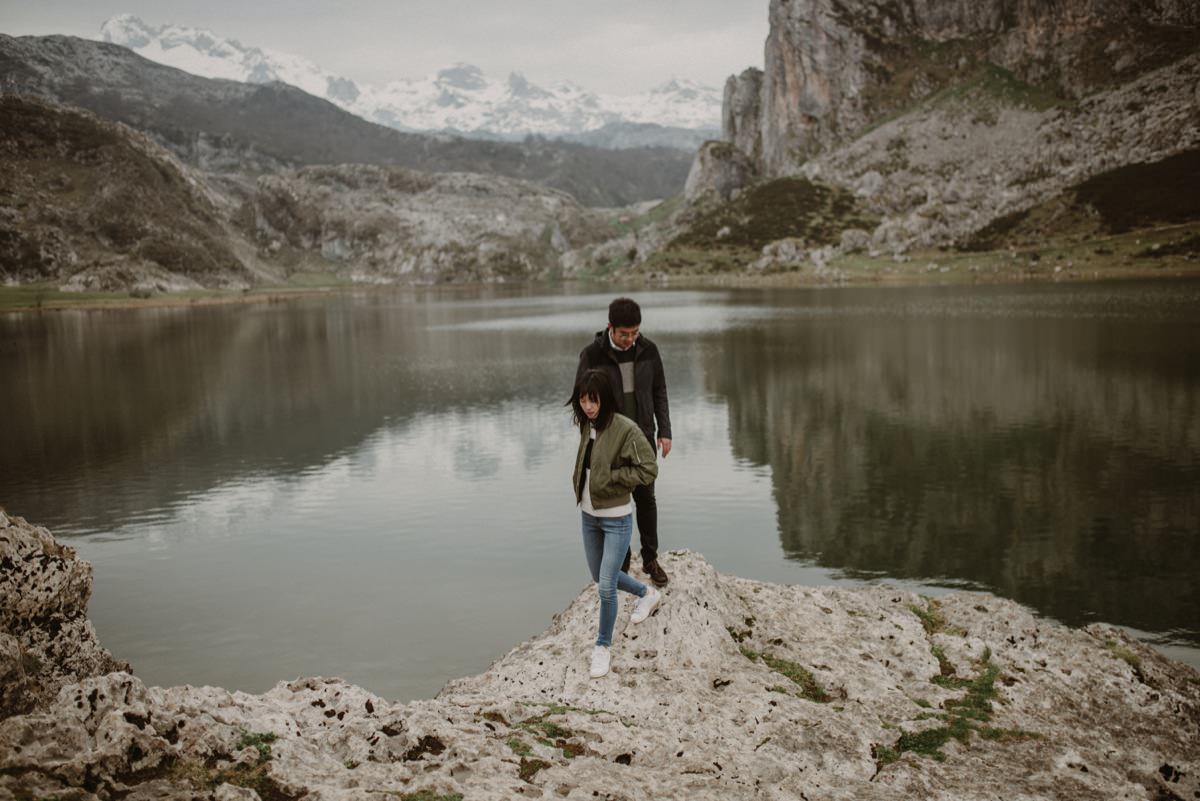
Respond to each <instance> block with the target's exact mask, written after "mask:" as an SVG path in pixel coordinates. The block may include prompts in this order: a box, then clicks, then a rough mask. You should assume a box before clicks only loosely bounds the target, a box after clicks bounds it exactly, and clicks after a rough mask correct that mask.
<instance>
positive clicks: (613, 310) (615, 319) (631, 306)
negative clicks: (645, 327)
mask: <svg viewBox="0 0 1200 801" xmlns="http://www.w3.org/2000/svg"><path fill="white" fill-rule="evenodd" d="M608 322H609V324H610V325H611V326H612V327H613V328H633V327H634V326H637V325H641V324H642V308H641V307H640V306H638V305H637V301H635V300H634V299H633V298H617V299H616V300H614V301H613V302H612V303H610V304H608Z"/></svg>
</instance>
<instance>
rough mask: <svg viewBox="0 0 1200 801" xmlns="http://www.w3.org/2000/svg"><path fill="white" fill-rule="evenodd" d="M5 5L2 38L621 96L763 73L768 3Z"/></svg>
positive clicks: (453, 0)
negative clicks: (194, 36) (68, 39)
mask: <svg viewBox="0 0 1200 801" xmlns="http://www.w3.org/2000/svg"><path fill="white" fill-rule="evenodd" d="M117 2H119V5H108V4H107V1H106V0H101V2H97V1H96V0H0V31H2V32H3V33H7V34H10V35H25V34H47V33H64V34H72V35H75V36H85V37H89V38H97V37H98V36H99V31H100V26H101V24H103V22H104V21H105V20H106V19H108V18H109V17H111V16H114V15H116V14H120V13H130V14H134V15H136V16H139V17H141V18H142V19H143V20H145V21H146V22H147V23H149V24H151V25H154V26H158V25H162V24H165V23H176V24H181V25H192V26H195V27H201V28H209V29H211V30H212V31H214V32H215V33H217V34H219V35H221V36H223V37H226V38H231V39H237V40H239V41H240V42H242V44H245V45H254V46H257V47H264V48H270V49H273V50H282V51H284V52H289V53H294V54H296V55H301V56H304V57H306V58H308V59H309V60H311V61H315V62H316V63H318V64H320V65H321V66H322V67H324V68H325V69H327V70H329V71H331V72H335V73H338V74H340V75H344V76H346V77H349V78H353V79H354V80H356V81H361V82H364V83H385V82H387V81H388V80H391V79H393V78H418V77H421V76H423V75H427V74H429V73H432V72H435V71H436V70H438V69H440V68H441V67H445V66H449V65H450V64H453V63H455V62H459V61H465V62H469V63H471V64H476V65H478V66H480V67H482V68H483V70H484V71H485V72H487V73H488V74H489V75H491V76H493V77H503V76H505V75H507V74H508V73H509V72H512V71H517V72H523V73H525V75H526V77H528V78H529V79H530V80H532V81H534V82H535V83H537V82H548V81H552V80H558V79H564V78H565V79H568V80H572V81H575V82H576V83H579V84H581V85H583V86H585V87H587V88H589V89H593V90H596V91H600V92H606V93H612V94H626V93H633V92H638V91H642V90H645V89H648V88H650V87H651V86H655V85H658V84H660V83H662V82H664V81H666V80H668V79H669V78H672V77H678V78H691V79H693V80H698V81H702V82H704V83H707V84H710V85H713V86H717V87H720V86H721V85H722V84H723V83H724V81H725V78H726V77H727V76H728V75H730V74H733V73H735V72H741V71H742V70H743V69H745V68H746V67H751V66H756V67H761V66H762V60H763V42H764V40H765V39H766V36H767V6H768V0H599V1H598V2H595V1H593V2H589V1H588V0H431V1H430V2H417V1H416V0H350V1H349V2H341V3H334V2H315V0H287V1H286V2H284V1H283V0H208V2H203V3H201V2H181V1H180V0H117Z"/></svg>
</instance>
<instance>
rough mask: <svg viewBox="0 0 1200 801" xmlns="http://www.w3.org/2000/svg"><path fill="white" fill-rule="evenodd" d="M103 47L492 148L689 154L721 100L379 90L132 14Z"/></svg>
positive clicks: (708, 92)
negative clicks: (557, 146)
mask: <svg viewBox="0 0 1200 801" xmlns="http://www.w3.org/2000/svg"><path fill="white" fill-rule="evenodd" d="M100 37H101V39H103V40H104V41H106V42H111V43H113V44H118V45H122V46H123V47H127V48H129V49H130V50H133V51H134V52H135V53H137V54H138V55H141V56H143V57H144V58H147V59H149V60H151V61H156V62H158V63H161V64H166V65H168V66H172V67H176V68H178V69H181V70H184V71H186V72H189V73H192V74H194V75H199V76H203V77H207V78H224V79H228V80H235V81H243V82H248V83H268V82H271V81H280V82H283V83H287V84H290V85H292V86H295V87H297V88H300V89H303V90H304V91H305V92H308V93H309V94H311V95H314V96H316V97H320V98H322V99H325V100H328V101H330V102H331V103H334V104H336V105H337V106H339V107H341V108H342V109H345V110H346V111H349V112H350V113H352V114H355V115H357V116H360V117H362V118H363V119H366V120H370V121H372V122H376V123H380V124H382V125H387V126H389V127H392V128H396V129H399V130H402V131H420V132H440V133H454V134H461V135H464V136H469V137H472V138H496V139H519V138H524V137H526V136H528V135H531V134H532V135H539V136H546V137H555V138H563V139H568V140H572V141H586V142H587V143H588V144H592V145H597V146H607V147H629V146H640V145H646V144H652V145H667V146H675V147H681V148H686V149H694V148H695V147H697V146H698V145H699V144H700V143H701V142H703V141H704V140H705V139H708V138H711V137H712V136H713V135H715V134H716V132H717V131H719V129H720V124H721V102H722V97H721V92H720V90H718V89H714V88H712V87H708V86H704V85H702V84H699V83H696V82H694V81H688V80H681V79H672V80H670V81H668V82H666V83H664V84H662V85H660V86H657V87H655V88H653V89H651V90H649V91H647V92H642V93H639V94H632V95H602V94H597V93H594V92H590V91H588V90H587V89H584V88H583V87H581V86H578V85H577V84H574V83H572V82H570V81H556V82H553V83H551V84H549V85H545V86H543V85H538V84H536V83H534V82H532V81H530V80H529V79H527V78H526V77H525V76H524V75H522V74H520V73H518V72H513V73H511V74H509V75H508V76H507V78H504V79H500V80H497V79H495V78H492V77H490V76H488V75H486V74H485V73H484V72H483V70H481V69H480V68H479V67H477V66H474V65H472V64H465V63H459V64H454V65H452V66H449V67H446V68H445V69H441V70H438V71H437V72H435V73H433V74H432V75H429V76H427V77H424V78H421V79H416V80H410V79H397V80H394V81H390V82H388V83H386V84H384V85H380V86H375V85H367V84H360V83H357V82H355V81H354V80H352V79H350V78H346V77H343V76H340V75H335V74H333V73H331V72H328V71H327V70H324V69H322V68H321V67H320V66H319V65H317V64H315V63H313V62H312V61H309V60H308V59H305V58H302V57H299V56H296V55H292V54H289V53H282V52H279V51H275V50H270V49H265V48H260V47H254V46H250V45H245V44H242V43H241V42H239V41H237V40H234V39H228V38H223V37H221V36H219V35H217V34H216V33H214V32H212V31H209V30H206V29H203V28H193V27H188V26H182V25H159V26H153V25H150V24H147V23H146V22H144V21H143V20H141V19H139V18H138V17H135V16H132V15H130V14H121V15H118V16H115V17H112V18H111V19H109V20H108V21H107V22H105V23H104V25H103V26H102V27H101V31H100Z"/></svg>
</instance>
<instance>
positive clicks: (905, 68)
mask: <svg viewBox="0 0 1200 801" xmlns="http://www.w3.org/2000/svg"><path fill="white" fill-rule="evenodd" d="M1197 8H1200V6H1197V5H1196V4H1194V3H1193V4H1190V5H1189V4H1187V3H1180V2H1172V3H1155V4H1141V3H1134V2H1130V1H1129V0H1066V1H1065V2H1060V3H1053V4H1045V3H1027V2H1019V1H1018V0H1004V1H1003V2H998V3H982V2H978V0H953V1H952V2H942V3H929V2H923V0H899V1H898V2H896V1H895V0H851V1H850V2H844V1H843V0H806V1H805V2H799V1H798V0H771V2H770V9H769V19H770V32H769V33H768V36H767V42H766V48H765V66H764V70H763V76H762V94H761V99H760V103H759V104H758V106H757V107H756V106H755V105H754V104H753V103H750V102H748V101H747V100H746V99H745V98H742V97H737V96H736V95H733V94H731V93H730V92H729V91H728V89H729V86H728V85H727V92H726V101H727V103H726V108H725V109H724V114H725V116H726V117H727V121H726V124H725V126H724V128H725V129H726V130H732V131H736V130H742V129H743V128H744V127H745V124H746V123H750V122H751V121H752V120H753V119H761V132H762V161H761V163H759V164H758V166H759V167H760V169H761V170H762V171H763V172H764V173H765V174H766V175H768V176H770V177H776V176H779V175H784V174H788V173H789V172H790V171H792V170H793V169H794V168H795V167H797V166H799V165H800V164H801V163H803V162H804V161H805V160H807V159H808V158H811V157H812V156H814V155H816V154H818V153H820V152H824V151H827V150H829V149H830V148H831V147H833V146H835V145H837V144H840V143H842V142H844V141H846V140H847V139H848V138H850V137H852V136H853V135H854V134H856V133H857V132H860V131H862V130H863V129H865V128H866V127H867V126H868V124H870V123H871V122H873V121H877V120H879V119H880V118H881V117H884V116H886V115H888V114H890V113H894V112H896V111H899V110H902V109H904V108H906V107H908V106H911V105H912V104H913V103H915V102H916V101H919V100H921V99H923V98H925V97H928V96H929V95H931V94H932V93H933V92H934V91H935V90H937V89H940V88H942V87H943V86H946V85H950V84H952V83H955V82H959V81H961V80H963V78H964V77H965V73H968V72H970V71H971V70H972V69H976V68H979V67H981V66H982V65H985V64H987V63H991V64H996V65H999V66H1001V67H1003V68H1006V69H1007V70H1009V71H1011V72H1012V73H1013V74H1015V75H1016V76H1017V77H1018V78H1020V79H1022V80H1024V81H1027V82H1029V83H1033V84H1048V85H1052V86H1053V87H1054V88H1055V90H1056V91H1058V92H1059V93H1061V94H1064V95H1067V96H1071V97H1077V98H1078V97H1082V96H1084V95H1085V94H1087V93H1088V92H1090V91H1091V90H1093V89H1095V88H1096V87H1097V86H1102V85H1106V84H1109V83H1114V82H1119V81H1120V80H1127V79H1128V78H1130V77H1134V76H1136V75H1137V74H1139V73H1141V72H1145V71H1146V70H1149V69H1153V68H1156V67H1159V66H1161V65H1162V64H1163V63H1165V61H1164V59H1166V60H1168V61H1169V60H1170V56H1169V55H1166V54H1174V55H1175V57H1178V56H1181V55H1184V54H1186V53H1187V52H1189V50H1190V51H1191V52H1194V51H1195V46H1196V45H1195V43H1196V41H1197V40H1198V39H1197V37H1198V36H1200V30H1197V26H1200V11H1197ZM1114 39H1116V40H1117V41H1116V42H1115V43H1116V44H1119V45H1120V47H1121V48H1122V50H1123V55H1121V56H1120V57H1114V56H1113V55H1112V54H1109V55H1105V56H1102V57H1099V58H1098V57H1097V56H1096V52H1098V50H1099V48H1100V46H1101V45H1103V44H1104V43H1106V42H1112V41H1113V40H1114ZM1189 39H1190V44H1189ZM956 48H957V49H956ZM954 53H957V54H958V61H957V64H956V65H955V64H952V63H950V62H951V61H952V59H949V58H948V56H949V55H953V54H954ZM735 98H736V100H737V102H736V103H734V102H729V101H731V100H734V99H735ZM741 114H745V115H746V119H745V123H743V121H742V120H741V119H740V118H739V115H741ZM726 139H727V140H729V141H733V140H732V138H731V137H729V136H728V134H726Z"/></svg>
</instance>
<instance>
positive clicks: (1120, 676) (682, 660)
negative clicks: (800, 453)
mask: <svg viewBox="0 0 1200 801" xmlns="http://www.w3.org/2000/svg"><path fill="white" fill-rule="evenodd" d="M45 547H46V546H44V545H43V550H44V549H45ZM663 559H664V560H665V561H666V563H667V569H668V570H669V571H670V572H671V575H672V577H673V579H672V583H671V585H670V587H669V588H667V590H666V591H665V593H666V597H665V598H664V600H663V602H662V604H661V605H660V606H659V608H658V609H657V610H656V611H655V613H654V614H653V615H652V616H651V617H650V618H649V619H648V620H647V621H645V622H644V623H642V624H639V625H631V624H629V611H630V605H628V604H626V605H625V608H623V609H622V610H621V613H620V616H619V618H618V621H617V630H616V636H615V638H614V646H613V668H612V672H611V673H610V674H609V675H608V676H606V677H604V678H603V679H600V680H593V679H590V678H589V677H588V653H589V651H590V649H591V645H592V642H593V639H594V635H595V625H596V618H597V615H598V599H597V596H596V593H595V589H594V587H587V588H585V589H584V591H583V592H581V593H580V595H579V596H578V597H577V598H575V599H574V601H572V602H571V603H570V604H569V605H568V606H567V608H566V609H565V610H564V611H563V612H562V613H560V614H558V615H556V616H555V618H554V619H553V621H552V623H551V625H550V627H549V629H547V630H546V631H545V632H544V633H543V634H541V635H539V636H537V637H534V638H532V639H531V640H529V641H527V642H525V643H522V644H521V645H519V646H517V647H516V648H514V649H513V650H512V651H510V652H509V653H508V654H506V655H504V656H503V657H502V658H501V659H500V660H498V661H497V662H496V663H495V664H494V665H492V667H491V668H490V669H489V670H488V671H487V672H486V673H484V674H482V675H479V676H474V677H470V678H464V679H460V680H457V681H453V682H451V683H449V684H448V685H447V686H446V687H445V688H444V689H443V691H442V692H441V693H439V695H438V697H437V698H435V699H432V700H425V701H415V702H412V703H408V704H393V703H389V702H388V701H387V700H385V699H383V698H380V697H379V696H377V695H375V694H373V693H371V692H369V691H367V690H365V689H362V688H359V687H355V686H353V685H350V684H347V683H346V682H344V681H342V680H340V679H335V678H306V679H298V680H296V681H290V682H281V683H280V684H278V685H277V686H276V687H275V688H274V689H272V690H270V691H269V692H266V693H263V694H262V695H248V694H245V693H240V692H229V691H227V690H223V689H220V688H216V687H186V686H185V687H174V688H159V687H146V686H145V685H144V684H142V682H140V681H139V680H138V679H136V678H134V677H133V676H130V675H129V674H127V673H122V672H117V673H110V674H108V675H105V676H99V677H92V678H85V679H83V680H81V681H79V682H78V683H76V684H72V685H69V686H66V687H63V688H62V690H61V691H60V692H59V693H58V695H57V697H56V698H55V700H54V701H53V702H52V703H49V704H46V705H44V706H42V707H41V708H40V709H39V710H38V711H36V712H34V713H32V714H27V715H20V716H15V717H11V718H9V719H7V720H5V721H3V722H0V797H5V798H7V797H14V796H17V797H19V796H21V795H26V796H33V797H53V796H57V797H61V798H81V799H110V798H141V799H150V798H157V799H250V798H253V797H260V798H300V797H306V798H320V799H328V800H336V801H343V800H344V801H351V800H352V799H361V798H367V797H373V796H374V795H376V794H382V793H385V792H386V793H393V794H394V793H398V792H399V793H406V794H416V793H419V792H426V793H428V794H430V795H435V796H436V795H446V794H454V793H461V794H462V795H463V796H464V797H465V798H471V799H484V800H485V801H491V800H492V799H497V800H499V799H511V798H515V797H518V796H529V797H562V798H568V799H571V798H575V799H590V798H595V797H598V796H599V797H626V798H678V799H685V798H686V799H714V800H715V799H722V801H723V800H724V799H747V800H749V799H780V800H783V799H797V800H798V799H815V798H823V799H846V801H849V799H868V800H871V799H879V800H880V801H883V799H895V798H923V799H943V800H944V801H951V799H954V801H961V800H962V799H968V800H971V799H980V800H981V801H982V799H985V798H994V797H995V789H996V788H997V787H1004V788H1005V792H1006V794H1007V795H1008V797H1012V798H1029V799H1035V798H1133V799H1140V798H1167V797H1171V796H1172V795H1174V796H1176V797H1180V798H1190V797H1192V795H1193V793H1196V792H1200V781H1198V777H1200V754H1198V753H1197V751H1196V748H1195V744H1196V742H1198V741H1200V676H1197V674H1196V673H1195V671H1193V670H1192V669H1190V668H1188V667H1186V666H1184V665H1181V664H1179V663H1176V662H1173V661H1171V660H1169V659H1166V658H1165V657H1162V656H1161V655H1159V654H1157V653H1156V652H1154V651H1152V650H1151V649H1149V648H1147V647H1145V646H1142V645H1140V644H1138V643H1136V642H1134V641H1131V640H1130V639H1128V638H1127V637H1126V636H1125V635H1124V634H1122V633H1121V632H1120V631H1118V630H1115V629H1110V628H1107V627H1104V626H1090V627H1088V628H1087V629H1084V630H1072V629H1068V628H1065V627H1063V626H1059V625H1056V624H1053V623H1049V622H1047V621H1045V620H1043V619H1039V618H1037V617H1035V616H1034V615H1033V614H1031V613H1030V612H1029V610H1027V609H1024V608H1022V607H1020V606H1018V605H1017V604H1014V603H1012V602H1009V601H1005V600H1002V599H998V598H995V597H994V596H991V595H988V594H985V593H967V592H955V593H951V594H949V595H946V596H943V597H941V598H938V599H936V600H930V599H927V598H923V597H921V596H917V595H915V594H912V593H909V592H904V591H900V590H895V589H892V588H889V587H886V586H883V587H871V588H864V589H852V590H851V589H836V588H820V589H816V588H806V587H798V586H792V587H785V586H779V585H774V584H765V583H761V582H755V581H748V580H745V579H739V578H735V577H731V576H723V575H721V574H719V573H717V572H716V570H714V569H713V567H712V566H710V565H709V564H708V563H706V562H705V561H704V560H703V558H701V557H699V556H698V555H695V554H691V553H687V552H671V553H669V554H664V556H663ZM39 597H42V598H43V599H48V598H49V596H39ZM51 606H52V607H53V602H51ZM922 732H923V733H924V734H923V741H924V742H925V743H926V746H927V747H928V745H929V744H930V743H932V744H933V745H932V749H931V750H932V751H933V752H936V756H938V757H939V758H938V759H934V758H931V756H928V755H921V754H919V753H918V752H916V751H914V750H910V749H911V748H913V747H914V746H915V743H916V740H915V739H913V736H914V735H916V734H917V733H922ZM952 732H957V735H952ZM246 788H250V789H246ZM250 792H254V793H256V794H257V795H250Z"/></svg>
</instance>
